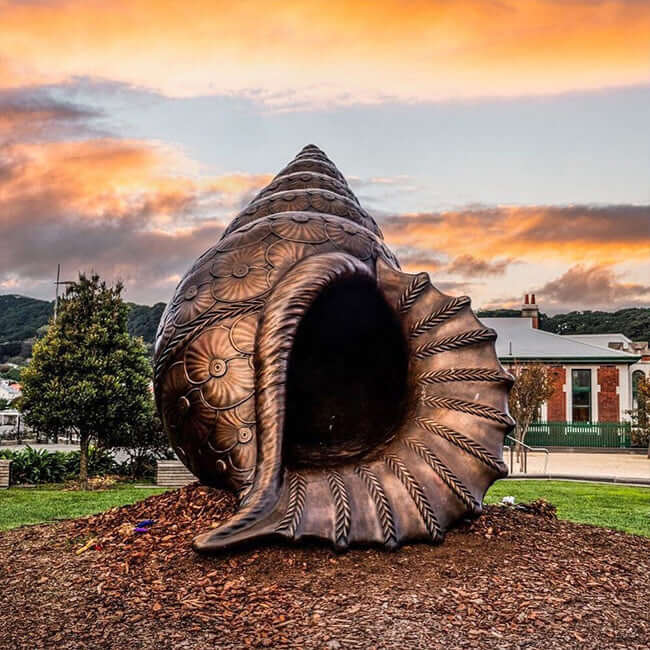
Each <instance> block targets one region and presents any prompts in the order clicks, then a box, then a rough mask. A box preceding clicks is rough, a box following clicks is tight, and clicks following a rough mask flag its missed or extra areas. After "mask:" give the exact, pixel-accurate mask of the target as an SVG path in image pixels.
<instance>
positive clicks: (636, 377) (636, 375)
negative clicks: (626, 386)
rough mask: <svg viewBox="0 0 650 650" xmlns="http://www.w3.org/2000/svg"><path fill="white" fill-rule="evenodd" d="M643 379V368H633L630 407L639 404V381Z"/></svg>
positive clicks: (635, 406)
mask: <svg viewBox="0 0 650 650" xmlns="http://www.w3.org/2000/svg"><path fill="white" fill-rule="evenodd" d="M642 379H645V374H644V373H643V370H635V371H634V372H633V373H632V408H637V407H638V405H639V400H638V397H639V382H640V381H641V380H642Z"/></svg>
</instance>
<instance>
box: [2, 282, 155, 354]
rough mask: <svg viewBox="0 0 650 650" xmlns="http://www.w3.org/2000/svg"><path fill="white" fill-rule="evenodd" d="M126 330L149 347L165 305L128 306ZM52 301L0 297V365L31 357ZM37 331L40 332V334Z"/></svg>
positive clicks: (15, 296)
mask: <svg viewBox="0 0 650 650" xmlns="http://www.w3.org/2000/svg"><path fill="white" fill-rule="evenodd" d="M127 307H128V310H129V313H128V322H127V328H128V332H129V334H131V336H141V337H142V338H143V339H144V342H145V343H147V345H148V346H151V345H153V342H154V339H155V338H156V329H157V328H158V321H159V320H160V317H161V315H162V313H163V310H164V309H165V303H162V302H158V303H156V304H155V305H153V306H151V307H149V306H148V305H136V304H134V303H127ZM53 309H54V302H53V301H51V302H48V301H47V300H38V299H37V298H28V297H27V296H18V295H0V363H4V362H6V361H13V362H15V363H22V361H24V360H25V359H26V358H28V357H30V356H31V353H32V345H33V343H34V341H35V340H36V338H37V336H40V335H42V334H44V331H43V330H41V328H44V327H45V326H46V325H47V323H48V321H49V320H50V318H51V317H52V313H53ZM39 330H41V331H40V332H39Z"/></svg>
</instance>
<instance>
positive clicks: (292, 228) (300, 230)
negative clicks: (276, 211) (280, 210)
mask: <svg viewBox="0 0 650 650" xmlns="http://www.w3.org/2000/svg"><path fill="white" fill-rule="evenodd" d="M272 228H273V232H274V233H275V234H276V235H278V237H282V239H288V240H289V241H293V242H302V243H305V244H309V243H312V244H317V243H322V242H326V241H327V231H326V230H325V224H324V223H323V221H322V219H320V218H318V217H314V216H312V215H310V214H309V213H306V212H295V213H291V214H290V215H286V216H282V217H279V218H277V219H274V220H273V225H272Z"/></svg>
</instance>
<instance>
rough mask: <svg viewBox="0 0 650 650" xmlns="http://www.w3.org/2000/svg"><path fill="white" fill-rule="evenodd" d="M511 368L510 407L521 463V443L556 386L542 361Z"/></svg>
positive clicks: (518, 456) (520, 461)
mask: <svg viewBox="0 0 650 650" xmlns="http://www.w3.org/2000/svg"><path fill="white" fill-rule="evenodd" d="M509 370H510V373H511V374H512V375H513V376H514V378H515V383H514V384H513V386H512V390H511V391H510V396H509V398H508V407H509V409H510V414H511V415H512V417H513V418H514V420H515V439H516V440H517V443H516V449H517V460H518V461H519V463H520V464H521V463H522V462H523V461H522V455H521V444H525V442H526V434H527V433H528V428H529V427H530V425H531V424H532V422H533V421H534V420H535V419H536V418H537V417H538V413H539V410H540V408H541V407H542V404H543V403H544V402H546V401H548V400H549V399H551V397H552V396H553V392H554V386H553V379H552V377H551V375H550V373H549V371H548V369H547V368H546V366H544V365H542V364H541V363H531V364H515V365H514V366H513V367H512V368H509ZM520 443H521V444H520ZM511 470H512V468H511Z"/></svg>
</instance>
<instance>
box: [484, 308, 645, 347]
mask: <svg viewBox="0 0 650 650" xmlns="http://www.w3.org/2000/svg"><path fill="white" fill-rule="evenodd" d="M520 314H521V312H520V311H519V310H518V309H493V310H491V311H480V312H478V316H479V318H480V317H481V316H482V317H483V318H504V317H511V316H519V315H520ZM539 327H540V329H542V330H545V331H546V332H553V333H554V334H611V333H613V332H620V333H622V334H625V336H627V337H628V338H629V339H632V340H633V341H650V308H644V307H632V308H629V309H619V310H618V311H572V312H569V313H568V314H556V315H555V316H548V315H547V314H542V313H540V315H539Z"/></svg>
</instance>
